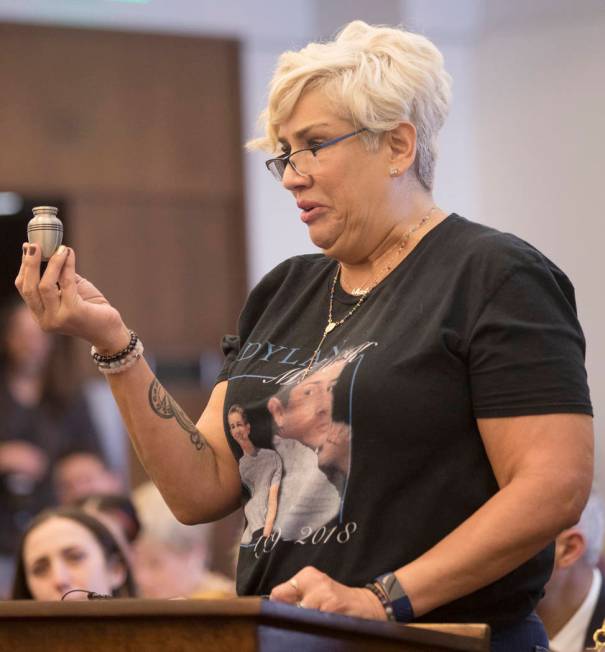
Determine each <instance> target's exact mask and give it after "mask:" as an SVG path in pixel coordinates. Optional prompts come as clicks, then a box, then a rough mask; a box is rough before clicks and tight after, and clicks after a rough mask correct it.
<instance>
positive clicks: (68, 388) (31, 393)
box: [0, 299, 99, 595]
mask: <svg viewBox="0 0 605 652" xmlns="http://www.w3.org/2000/svg"><path fill="white" fill-rule="evenodd" d="M70 345H71V343H70V341H69V340H68V339H67V338H61V337H57V336H54V335H50V334H48V333H44V332H43V331H42V330H41V329H40V327H39V326H38V324H37V323H36V321H35V320H34V319H33V318H32V316H31V313H30V312H29V311H28V310H26V309H24V307H23V304H22V303H21V302H20V301H18V300H17V299H14V300H12V301H10V302H8V303H7V304H6V305H5V306H3V308H2V310H1V311H0V595H6V593H7V591H8V588H9V586H10V578H11V577H12V573H13V556H14V553H15V552H16V547H17V542H18V540H19V538H20V537H21V534H22V533H23V529H24V527H25V526H26V524H27V523H28V522H29V521H30V519H31V518H32V517H33V516H34V515H35V514H37V513H38V512H39V511H40V510H41V509H43V508H45V507H48V506H50V505H53V504H55V494H54V490H53V482H52V469H53V466H54V464H55V463H56V461H57V460H58V459H59V458H61V459H63V460H64V461H65V462H67V461H68V460H69V457H70V456H71V455H73V454H75V453H82V452H87V453H90V454H94V455H99V442H98V438H97V432H96V429H95V426H94V424H93V422H92V420H91V417H90V414H89V411H88V408H87V405H86V402H85V400H84V398H83V397H82V395H81V394H80V392H79V391H78V389H77V387H76V382H77V380H76V377H75V375H74V369H73V365H72V364H71V362H72V360H71V355H70V353H71V346H70Z"/></svg>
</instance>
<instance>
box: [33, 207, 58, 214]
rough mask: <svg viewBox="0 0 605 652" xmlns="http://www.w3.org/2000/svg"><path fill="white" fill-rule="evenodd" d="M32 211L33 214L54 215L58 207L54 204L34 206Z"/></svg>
mask: <svg viewBox="0 0 605 652" xmlns="http://www.w3.org/2000/svg"><path fill="white" fill-rule="evenodd" d="M32 212H33V214H34V215H41V214H43V213H46V214H48V213H50V214H51V215H56V214H57V213H58V212H59V209H58V208H57V207H56V206H34V207H33V208H32Z"/></svg>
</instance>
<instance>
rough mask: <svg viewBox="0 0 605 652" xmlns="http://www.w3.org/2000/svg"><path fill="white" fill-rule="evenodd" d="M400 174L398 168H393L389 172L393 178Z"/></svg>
mask: <svg viewBox="0 0 605 652" xmlns="http://www.w3.org/2000/svg"><path fill="white" fill-rule="evenodd" d="M398 174H399V169H398V168H391V169H390V170H389V175H390V176H391V177H396V176H397V175H398Z"/></svg>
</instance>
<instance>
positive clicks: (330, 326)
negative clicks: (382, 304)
mask: <svg viewBox="0 0 605 652" xmlns="http://www.w3.org/2000/svg"><path fill="white" fill-rule="evenodd" d="M436 208H437V207H436V206H433V207H431V210H430V211H429V212H428V213H427V214H426V215H425V216H424V217H423V218H422V219H421V220H420V222H418V224H416V225H415V226H413V227H412V228H411V229H409V231H406V232H405V234H404V236H403V238H402V239H401V241H400V243H399V246H398V247H397V253H398V254H401V252H402V251H403V250H404V249H405V247H406V245H407V244H408V242H409V241H410V237H411V235H412V233H414V232H415V231H417V230H418V229H419V228H420V227H421V226H423V225H424V224H426V223H427V222H428V221H429V220H430V218H431V215H432V214H433V211H434V210H435V209H436ZM341 269H342V268H341V265H340V263H339V264H338V269H337V270H336V274H334V279H333V281H332V287H331V288H330V304H329V307H328V323H327V324H326V327H325V328H324V332H323V335H322V336H321V340H320V341H319V344H318V345H317V347H316V348H315V351H313V355H312V356H311V360H309V364H308V365H307V368H306V369H305V371H304V373H303V375H302V377H301V379H300V380H301V381H302V380H304V379H305V378H306V377H307V374H308V373H309V371H310V370H311V367H312V366H313V365H314V364H315V361H316V360H317V356H318V355H319V351H320V349H321V347H322V344H323V343H324V341H325V339H326V337H327V336H328V335H329V334H330V333H331V332H332V331H333V330H334V329H335V328H336V327H337V326H340V325H341V324H344V323H345V321H347V319H348V318H349V317H350V316H351V315H352V314H353V313H354V312H355V311H356V310H357V309H358V308H359V307H360V306H361V304H362V303H363V302H364V301H365V300H366V299H367V298H368V296H369V294H370V292H371V291H372V290H373V289H374V288H375V287H376V286H377V285H378V284H379V283H380V281H381V280H382V279H383V278H385V277H386V276H387V275H388V273H389V272H390V271H391V270H392V269H393V267H392V266H388V265H387V266H386V267H384V268H383V269H382V271H381V274H380V275H378V276H376V277H374V279H373V281H372V282H371V285H370V286H369V287H368V289H367V290H366V291H365V292H362V293H361V296H360V297H359V299H358V300H357V303H356V304H355V305H354V306H353V307H352V308H351V309H350V310H349V312H347V313H346V315H345V316H344V317H342V318H341V319H337V320H334V318H333V315H332V313H333V310H334V293H335V291H336V281H337V280H338V276H339V274H340V271H341ZM383 274H384V275H383ZM362 287H364V286H362ZM356 289H359V288H356ZM353 293H354V292H353Z"/></svg>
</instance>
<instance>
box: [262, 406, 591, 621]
mask: <svg viewBox="0 0 605 652" xmlns="http://www.w3.org/2000/svg"><path fill="white" fill-rule="evenodd" d="M478 423H479V430H480V432H481V437H482V439H483V442H484V445H485V449H486V451H487V455H488V457H489V460H490V462H491V465H492V468H493V470H494V474H495V476H496V479H497V481H498V484H499V487H500V490H499V491H498V492H497V493H496V494H495V495H494V496H493V497H492V498H491V499H490V500H489V501H487V502H486V503H485V504H484V505H483V506H482V507H481V508H480V509H479V510H477V512H475V513H474V514H473V515H472V516H471V517H470V518H468V519H467V520H466V521H465V522H464V523H462V524H461V525H460V526H459V527H457V528H456V529H455V530H454V531H453V532H451V533H450V534H449V535H448V536H447V537H445V538H444V539H443V540H442V541H440V542H439V543H438V544H437V545H436V546H434V547H433V548H431V549H430V550H429V551H427V552H426V553H425V554H423V555H422V556H420V557H419V558H418V559H416V560H414V561H413V562H411V563H409V564H407V565H406V566H403V567H402V568H399V569H393V571H394V572H395V574H396V576H397V578H398V579H399V581H400V582H401V584H402V585H403V587H404V588H405V590H406V592H407V594H408V596H409V598H410V600H411V603H412V606H413V608H414V613H415V614H416V615H417V616H421V615H423V614H425V613H427V612H428V611H431V610H433V609H435V608H437V607H439V606H441V605H444V604H447V603H449V602H452V601H453V600H455V599H457V598H459V597H462V596H464V595H468V594H469V593H472V592H474V591H476V590H478V589H480V588H481V587H483V586H486V585H488V584H490V583H492V582H494V581H496V580H497V579H499V578H501V577H503V576H504V575H506V574H507V573H509V572H511V571H512V570H513V569H515V568H517V567H518V566H520V565H521V564H522V563H524V562H525V561H527V560H528V559H530V558H531V557H532V556H533V555H535V554H536V553H537V552H539V551H540V550H542V549H543V548H544V547H545V546H546V545H548V543H550V542H551V541H552V540H554V538H555V537H556V535H557V534H558V533H559V532H560V531H561V530H563V529H565V528H566V527H570V526H571V525H573V524H575V523H576V522H577V521H578V520H579V518H580V514H581V512H582V509H583V507H584V504H585V503H586V500H587V498H588V494H589V492H590V487H591V482H592V474H593V431H592V419H591V418H590V417H588V416H585V415H576V414H550V415H541V416H527V417H507V418H501V419H482V420H480V421H479V422H478ZM295 580H296V581H295V585H297V586H298V589H295V588H294V586H293V585H292V584H291V583H289V582H285V583H284V584H280V585H279V586H277V587H275V589H273V592H272V594H271V595H272V597H273V598H274V599H277V600H283V601H285V602H291V603H294V602H298V601H300V600H303V601H304V604H305V606H307V607H315V608H320V609H323V610H325V611H338V612H340V613H346V614H349V615H357V616H362V617H367V618H384V610H383V609H382V607H381V606H380V603H379V602H378V599H377V598H376V597H374V596H373V594H371V593H370V592H369V591H368V590H367V589H359V588H351V587H346V586H344V585H342V584H339V583H338V582H335V581H334V580H332V579H331V578H329V577H328V576H327V575H324V574H323V573H320V572H319V571H318V570H317V569H315V568H305V569H303V570H302V571H301V572H300V573H297V575H296V576H295Z"/></svg>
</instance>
